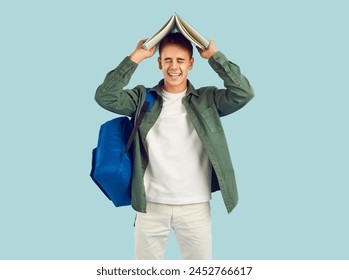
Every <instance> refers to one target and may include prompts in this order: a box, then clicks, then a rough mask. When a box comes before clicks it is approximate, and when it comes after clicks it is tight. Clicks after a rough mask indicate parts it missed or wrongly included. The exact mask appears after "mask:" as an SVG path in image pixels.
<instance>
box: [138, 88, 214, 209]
mask: <svg viewBox="0 0 349 280" xmlns="http://www.w3.org/2000/svg"><path fill="white" fill-rule="evenodd" d="M185 96H186V91H184V92H182V93H175V94H174V93H168V92H165V91H163V93H162V97H163V107H162V111H161V114H160V116H159V118H158V119H157V121H156V122H155V124H154V126H153V127H152V128H151V129H150V131H149V132H148V135H147V137H146V146H147V149H148V155H149V163H148V166H147V169H146V171H145V174H144V185H145V191H146V196H147V201H149V202H154V203H164V204H176V205H180V204H192V203H201V202H206V201H209V200H210V199H211V187H210V186H211V175H212V174H211V173H212V167H211V163H210V161H209V159H208V156H207V154H206V152H205V151H204V148H203V145H202V143H201V141H200V139H199V136H198V135H197V133H196V131H195V129H194V127H193V125H192V123H191V121H190V119H189V118H188V116H187V112H186V110H185V107H184V104H183V103H182V99H183V97H185Z"/></svg>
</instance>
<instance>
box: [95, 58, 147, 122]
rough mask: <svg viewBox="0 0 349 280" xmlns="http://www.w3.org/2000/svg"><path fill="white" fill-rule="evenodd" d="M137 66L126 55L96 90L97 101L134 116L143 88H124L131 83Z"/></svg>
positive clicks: (108, 108)
mask: <svg viewBox="0 0 349 280" xmlns="http://www.w3.org/2000/svg"><path fill="white" fill-rule="evenodd" d="M137 66H138V64H137V63H135V62H133V61H132V60H131V59H130V58H129V57H126V58H125V59H124V60H123V61H122V62H121V63H120V64H119V65H118V67H116V68H115V69H114V70H112V71H110V72H109V73H108V74H107V76H106V77H105V79H104V82H103V83H102V84H101V85H100V86H99V87H98V88H97V90H96V94H95V100H96V101H97V103H98V104H99V105H100V106H102V107H103V108H104V109H106V110H108V111H111V112H114V113H117V114H119V115H126V116H130V117H134V115H135V112H136V109H137V104H138V99H139V98H140V94H141V88H140V87H135V88H134V89H127V90H124V89H123V88H124V87H125V86H126V85H127V84H128V83H129V81H130V79H131V76H132V74H133V73H134V72H135V70H136V68H137Z"/></svg>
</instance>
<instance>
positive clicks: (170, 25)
mask: <svg viewBox="0 0 349 280" xmlns="http://www.w3.org/2000/svg"><path fill="white" fill-rule="evenodd" d="M175 24H176V20H175V15H173V16H172V17H171V18H170V19H169V20H168V21H167V22H166V23H165V24H164V25H163V26H162V27H161V28H160V29H159V31H158V32H156V33H155V34H154V35H153V36H152V37H151V38H149V39H148V40H147V41H146V42H145V43H144V44H143V45H142V48H143V49H146V50H150V49H151V48H152V47H153V46H155V45H156V44H157V43H159V42H160V41H161V39H162V38H164V37H165V36H166V35H167V34H168V33H170V32H171V31H172V30H173V29H174V27H175Z"/></svg>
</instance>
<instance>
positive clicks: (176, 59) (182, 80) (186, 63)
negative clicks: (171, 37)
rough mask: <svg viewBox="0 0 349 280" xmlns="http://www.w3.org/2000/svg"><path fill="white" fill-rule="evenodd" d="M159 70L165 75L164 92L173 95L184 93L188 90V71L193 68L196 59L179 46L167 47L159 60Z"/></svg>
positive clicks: (162, 51)
mask: <svg viewBox="0 0 349 280" xmlns="http://www.w3.org/2000/svg"><path fill="white" fill-rule="evenodd" d="M158 62H159V68H160V70H162V73H163V75H164V81H165V82H164V90H165V91H167V92H171V93H179V92H183V91H184V90H185V89H186V88H187V77H188V71H189V70H191V69H192V68H193V63H194V58H190V56H189V52H188V51H187V50H186V49H184V48H182V47H180V46H177V45H167V46H165V47H164V48H163V49H162V50H161V54H160V57H159V58H158Z"/></svg>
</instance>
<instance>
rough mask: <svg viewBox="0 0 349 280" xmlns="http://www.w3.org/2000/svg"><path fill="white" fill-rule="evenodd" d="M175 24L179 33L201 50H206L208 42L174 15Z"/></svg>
mask: <svg viewBox="0 0 349 280" xmlns="http://www.w3.org/2000/svg"><path fill="white" fill-rule="evenodd" d="M176 23H177V26H178V29H179V30H180V31H181V33H182V34H183V35H184V36H186V37H187V38H188V40H190V41H191V42H193V43H194V44H195V45H196V46H198V47H199V48H201V49H203V50H204V49H207V48H208V46H209V44H210V42H209V41H208V40H207V39H206V38H205V37H204V36H202V35H201V34H200V33H199V32H198V31H197V30H196V29H195V28H194V27H192V26H191V25H190V24H189V23H187V22H186V21H185V20H184V19H183V18H181V17H180V16H178V15H177V14H176Z"/></svg>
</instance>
